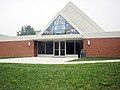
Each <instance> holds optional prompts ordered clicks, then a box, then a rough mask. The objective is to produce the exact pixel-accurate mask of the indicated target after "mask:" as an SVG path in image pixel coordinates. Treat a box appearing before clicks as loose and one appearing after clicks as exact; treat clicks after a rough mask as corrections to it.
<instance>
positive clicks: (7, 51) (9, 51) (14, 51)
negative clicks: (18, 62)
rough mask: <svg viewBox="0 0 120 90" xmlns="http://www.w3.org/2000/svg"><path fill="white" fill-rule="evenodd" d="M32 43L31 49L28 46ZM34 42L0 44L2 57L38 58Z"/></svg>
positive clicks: (0, 55)
mask: <svg viewBox="0 0 120 90" xmlns="http://www.w3.org/2000/svg"><path fill="white" fill-rule="evenodd" d="M28 42H30V44H31V45H30V47H29V46H28ZM35 50H36V47H35V42H34V41H8V42H0V57H27V56H36V51H35Z"/></svg>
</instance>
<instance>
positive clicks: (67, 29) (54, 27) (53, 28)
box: [42, 15, 79, 35]
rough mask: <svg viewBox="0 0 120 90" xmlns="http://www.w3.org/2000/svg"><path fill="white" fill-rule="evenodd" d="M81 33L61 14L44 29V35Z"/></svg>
mask: <svg viewBox="0 0 120 90" xmlns="http://www.w3.org/2000/svg"><path fill="white" fill-rule="evenodd" d="M63 34H79V32H78V31H77V30H76V29H75V28H74V27H73V26H71V25H70V24H69V23H68V22H67V21H66V20H65V19H64V18H63V17H62V16H61V15H59V16H58V17H57V18H56V19H55V20H54V21H53V22H52V24H51V25H50V26H49V27H48V28H47V29H46V30H45V31H44V33H43V34H42V35H63Z"/></svg>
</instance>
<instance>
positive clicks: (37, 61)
mask: <svg viewBox="0 0 120 90" xmlns="http://www.w3.org/2000/svg"><path fill="white" fill-rule="evenodd" d="M73 59H76V58H51V57H47V58H45V57H27V58H8V59H0V63H25V64H85V63H105V62H120V59H117V60H101V61H100V60H99V61H74V62H67V61H70V60H73Z"/></svg>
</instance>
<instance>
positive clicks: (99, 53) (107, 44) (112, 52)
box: [83, 38, 120, 57]
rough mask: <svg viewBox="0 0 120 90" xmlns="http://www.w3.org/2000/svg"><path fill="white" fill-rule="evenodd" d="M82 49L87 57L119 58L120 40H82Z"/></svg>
mask: <svg viewBox="0 0 120 90" xmlns="http://www.w3.org/2000/svg"><path fill="white" fill-rule="evenodd" d="M88 40H90V43H91V44H90V46H88ZM83 48H84V49H85V50H86V56H87V57H120V38H90V39H84V40H83Z"/></svg>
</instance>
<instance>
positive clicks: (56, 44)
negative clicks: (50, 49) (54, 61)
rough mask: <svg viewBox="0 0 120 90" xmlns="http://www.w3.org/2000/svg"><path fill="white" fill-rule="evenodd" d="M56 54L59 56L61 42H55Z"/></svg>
mask: <svg viewBox="0 0 120 90" xmlns="http://www.w3.org/2000/svg"><path fill="white" fill-rule="evenodd" d="M54 49H55V56H59V42H55V48H54Z"/></svg>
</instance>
